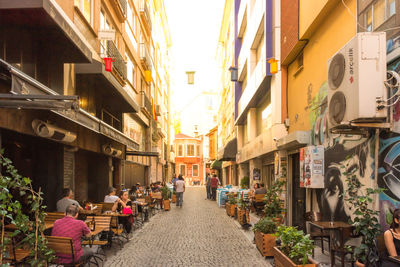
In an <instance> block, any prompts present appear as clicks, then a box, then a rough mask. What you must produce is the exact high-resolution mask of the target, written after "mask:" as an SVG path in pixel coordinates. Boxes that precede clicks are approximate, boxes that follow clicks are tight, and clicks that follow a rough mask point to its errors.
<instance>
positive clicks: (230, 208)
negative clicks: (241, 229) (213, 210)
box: [225, 203, 236, 217]
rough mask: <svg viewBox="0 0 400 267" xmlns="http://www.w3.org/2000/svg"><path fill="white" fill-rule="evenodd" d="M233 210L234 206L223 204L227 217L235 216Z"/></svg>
mask: <svg viewBox="0 0 400 267" xmlns="http://www.w3.org/2000/svg"><path fill="white" fill-rule="evenodd" d="M235 208H236V205H235V204H233V205H232V204H229V203H226V204H225V210H226V214H228V216H231V217H234V216H235Z"/></svg>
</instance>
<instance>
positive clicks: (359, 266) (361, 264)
mask: <svg viewBox="0 0 400 267" xmlns="http://www.w3.org/2000/svg"><path fill="white" fill-rule="evenodd" d="M356 266H357V267H365V264H364V263H361V262H359V261H358V260H357V261H356Z"/></svg>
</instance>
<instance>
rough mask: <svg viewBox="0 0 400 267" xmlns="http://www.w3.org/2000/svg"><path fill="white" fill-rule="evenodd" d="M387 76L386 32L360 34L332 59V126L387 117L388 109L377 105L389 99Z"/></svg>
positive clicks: (330, 101)
mask: <svg viewBox="0 0 400 267" xmlns="http://www.w3.org/2000/svg"><path fill="white" fill-rule="evenodd" d="M385 79H386V35H385V33H384V32H364V33H358V34H357V35H356V36H355V37H354V38H353V39H351V40H350V41H349V42H348V43H347V44H346V45H345V46H344V47H343V48H342V49H340V50H339V51H338V52H337V53H336V54H335V55H334V56H333V57H332V58H330V59H329V60H328V87H329V89H328V111H329V113H328V114H329V123H330V127H334V126H337V125H344V124H350V122H377V121H382V120H383V119H385V118H386V116H387V111H386V109H385V108H379V109H378V104H377V100H378V99H386V98H387V97H386V96H387V91H386V88H385V85H384V81H385Z"/></svg>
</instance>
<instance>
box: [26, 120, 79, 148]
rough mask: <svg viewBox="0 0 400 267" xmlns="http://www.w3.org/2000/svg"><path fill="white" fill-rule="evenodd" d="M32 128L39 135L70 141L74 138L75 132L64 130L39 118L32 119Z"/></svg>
mask: <svg viewBox="0 0 400 267" xmlns="http://www.w3.org/2000/svg"><path fill="white" fill-rule="evenodd" d="M32 129H33V131H34V132H35V134H37V135H38V136H40V137H44V138H48V139H52V140H56V141H62V142H66V143H72V142H74V141H75V139H76V133H73V132H70V131H67V130H64V129H62V128H59V127H57V126H54V125H51V124H49V123H46V122H44V121H41V120H37V119H34V120H33V121H32Z"/></svg>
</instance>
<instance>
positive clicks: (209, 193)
mask: <svg viewBox="0 0 400 267" xmlns="http://www.w3.org/2000/svg"><path fill="white" fill-rule="evenodd" d="M206 189H207V199H210V198H211V187H210V186H209V185H207V186H206Z"/></svg>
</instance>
